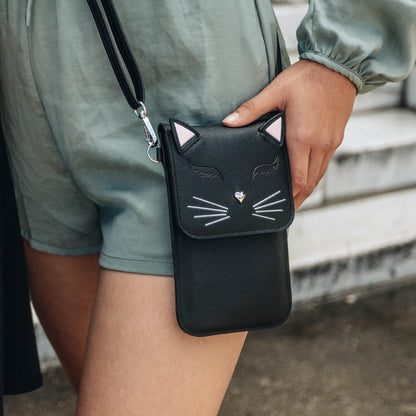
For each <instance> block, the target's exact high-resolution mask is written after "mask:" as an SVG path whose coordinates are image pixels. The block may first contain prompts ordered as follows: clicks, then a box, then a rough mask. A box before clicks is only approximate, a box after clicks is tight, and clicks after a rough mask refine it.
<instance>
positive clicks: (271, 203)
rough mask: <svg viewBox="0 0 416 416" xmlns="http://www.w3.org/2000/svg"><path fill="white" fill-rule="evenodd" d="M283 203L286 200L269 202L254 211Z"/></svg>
mask: <svg viewBox="0 0 416 416" xmlns="http://www.w3.org/2000/svg"><path fill="white" fill-rule="evenodd" d="M285 201H286V198H285V199H280V200H279V201H275V202H270V203H269V204H266V205H260V206H259V207H256V210H257V209H263V208H266V207H270V206H272V205H275V204H280V203H281V202H285Z"/></svg>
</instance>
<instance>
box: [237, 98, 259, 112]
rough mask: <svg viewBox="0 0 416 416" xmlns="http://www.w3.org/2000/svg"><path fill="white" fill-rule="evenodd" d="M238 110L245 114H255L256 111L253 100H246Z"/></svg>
mask: <svg viewBox="0 0 416 416" xmlns="http://www.w3.org/2000/svg"><path fill="white" fill-rule="evenodd" d="M240 109H241V110H243V111H247V112H250V113H251V112H255V111H256V110H257V103H256V101H255V100H253V99H252V100H248V101H246V102H245V103H243V104H241V106H240Z"/></svg>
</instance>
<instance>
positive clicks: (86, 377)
mask: <svg viewBox="0 0 416 416" xmlns="http://www.w3.org/2000/svg"><path fill="white" fill-rule="evenodd" d="M245 337H246V333H245V332H244V333H236V334H226V335H216V336H211V337H204V338H197V337H192V336H189V335H186V334H185V333H184V332H182V331H181V330H180V329H179V327H178V326H177V323H176V318H175V303H174V286H173V279H172V278H171V277H166V276H151V275H140V274H133V273H122V272H114V271H109V270H102V271H101V273H100V277H99V283H98V289H97V296H96V301H95V305H94V310H93V315H92V320H91V326H90V332H89V338H88V344H87V352H86V357H85V363H84V371H83V375H82V381H81V388H80V395H79V401H78V407H77V416H91V415H94V416H96V415H100V416H107V415H111V416H113V415H120V416H127V415H129V416H130V415H131V416H133V415H134V416H138V415H145V416H156V415H157V416H165V415H166V416H190V415H192V416H195V415H198V416H214V415H216V414H217V413H218V410H219V407H220V405H221V402H222V400H223V397H224V394H225V391H226V389H227V386H228V384H229V381H230V379H231V376H232V373H233V371H234V367H235V365H236V362H237V360H238V357H239V354H240V351H241V348H242V346H243V344H244V340H245Z"/></svg>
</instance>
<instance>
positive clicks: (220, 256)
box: [87, 0, 294, 336]
mask: <svg viewBox="0 0 416 416" xmlns="http://www.w3.org/2000/svg"><path fill="white" fill-rule="evenodd" d="M87 1H88V4H89V6H90V8H91V11H92V13H93V16H94V19H95V22H96V24H97V27H98V29H99V32H100V36H101V38H102V40H103V43H104V46H105V48H106V51H107V54H108V56H109V58H110V62H111V63H112V66H113V69H114V71H115V74H116V77H117V79H118V81H119V83H120V86H121V88H122V90H123V92H124V95H125V96H126V99H127V100H128V102H129V104H130V105H131V107H132V108H133V109H134V111H135V113H136V115H137V116H138V117H139V118H140V119H141V120H142V121H143V123H144V128H145V132H146V137H147V141H148V156H149V158H150V159H151V160H153V161H154V162H162V163H163V166H164V170H165V177H166V184H167V189H168V199H169V211H170V224H171V227H170V228H171V239H172V250H173V261H174V279H175V296H176V315H177V321H178V324H179V326H180V327H181V328H182V330H183V331H185V332H186V333H188V334H191V335H195V336H206V335H214V334H220V333H228V332H237V331H246V330H253V329H260V328H269V327H274V326H278V325H280V324H282V323H283V322H284V321H285V320H286V319H287V318H288V316H289V314H290V310H291V288H290V275H289V264H288V249H287V239H286V230H287V228H288V227H289V225H290V224H291V222H292V220H293V217H294V205H293V198H292V190H291V180H290V171H289V161H288V156H287V151H286V145H285V118H284V114H283V113H275V114H272V115H270V114H269V115H268V116H266V117H264V118H262V119H260V120H258V121H256V122H254V123H252V124H250V125H248V126H245V127H239V128H228V127H224V126H220V125H219V126H200V127H191V126H188V125H187V124H186V123H184V122H182V121H179V120H174V119H171V120H170V121H169V123H168V124H161V125H159V128H158V136H159V138H158V137H157V136H156V134H155V132H154V130H153V128H152V126H151V124H150V121H149V119H148V117H147V114H146V108H145V106H144V104H143V91H144V89H143V84H142V82H141V78H140V73H139V70H138V67H137V65H136V64H135V62H134V58H133V56H132V54H131V52H130V49H129V47H128V43H127V40H126V38H125V36H124V33H123V31H122V28H121V25H120V23H119V20H118V18H117V15H116V12H115V10H114V6H113V5H112V2H111V0H101V7H100V6H99V5H98V3H97V1H96V0H87ZM101 8H102V10H103V11H104V12H105V15H106V17H107V21H108V25H109V27H110V29H111V30H112V33H113V37H114V39H115V42H116V44H117V47H118V52H119V54H120V55H121V57H122V58H123V60H124V63H125V66H126V68H127V70H128V72H129V74H130V76H131V78H132V79H131V81H132V83H133V86H134V89H135V93H133V92H132V91H131V90H130V87H129V86H128V83H127V81H126V79H125V74H124V71H122V70H121V65H120V63H119V62H118V57H117V54H116V53H115V49H114V46H113V44H112V42H111V41H112V39H111V38H110V36H109V33H108V29H107V23H106V22H105V20H104V18H103V14H102V12H101ZM154 153H155V154H156V156H153V154H154Z"/></svg>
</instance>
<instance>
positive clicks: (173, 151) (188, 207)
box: [158, 113, 294, 336]
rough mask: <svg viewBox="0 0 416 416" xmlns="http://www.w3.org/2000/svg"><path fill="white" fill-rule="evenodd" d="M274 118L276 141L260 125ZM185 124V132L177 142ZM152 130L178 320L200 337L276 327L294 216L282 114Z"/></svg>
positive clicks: (287, 303) (281, 315)
mask: <svg viewBox="0 0 416 416" xmlns="http://www.w3.org/2000/svg"><path fill="white" fill-rule="evenodd" d="M276 121H279V122H280V123H281V126H282V129H281V136H280V137H279V138H276V137H273V136H270V135H269V134H268V133H267V132H265V129H267V128H268V127H269V126H270V125H271V124H272V123H273V122H276ZM178 125H179V126H181V127H180V128H178ZM184 128H186V129H189V132H192V133H191V134H188V135H187V136H186V142H185V140H181V138H180V137H178V132H179V133H183V131H184ZM158 130H159V137H160V141H161V146H162V152H161V153H162V161H163V165H164V168H165V174H166V175H165V176H166V183H167V188H168V197H169V205H170V221H171V236H172V249H173V260H174V277H175V291H176V313H177V320H178V324H179V326H180V327H181V328H182V329H183V330H184V331H185V332H187V333H188V334H191V335H195V336H205V335H214V334H219V333H227V332H237V331H245V330H253V329H259V328H267V327H273V326H277V325H280V324H282V323H283V322H284V321H285V320H286V319H287V318H288V316H289V314H290V310H291V289H290V275H289V264H288V250H287V239H286V229H287V228H288V226H289V225H290V223H291V222H292V220H293V216H294V208H293V199H292V192H291V181H290V170H289V162H288V157H287V151H286V146H285V140H284V114H283V113H278V114H275V115H273V116H272V117H271V118H269V119H267V120H259V121H257V122H255V123H253V124H251V125H249V126H246V127H242V128H227V127H224V126H203V127H190V126H187V125H186V124H185V123H183V122H180V121H177V120H171V121H170V124H161V125H160V126H159V129H158ZM269 130H270V129H269ZM195 197H196V198H197V199H196V198H195ZM239 199H242V202H240V200H239ZM266 205H267V206H266ZM265 211H268V212H265ZM253 214H256V215H253ZM264 217H266V218H264ZM207 224H208V225H207Z"/></svg>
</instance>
